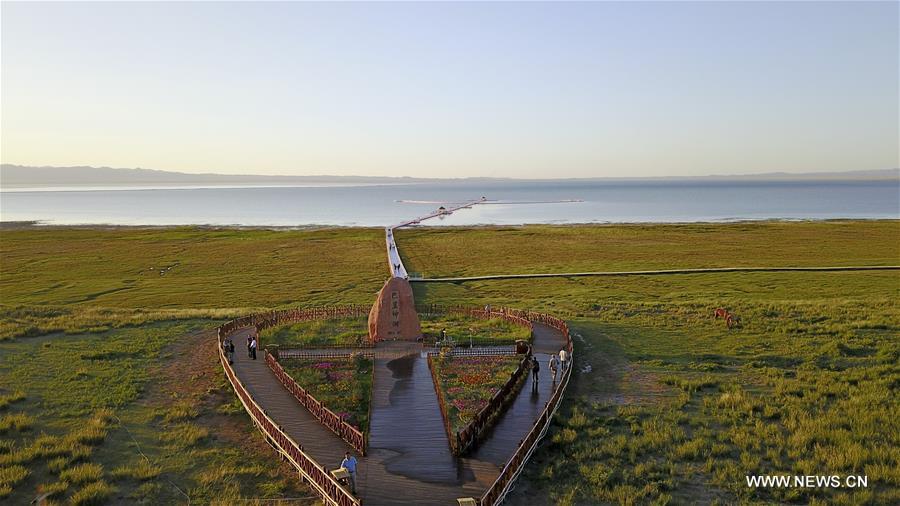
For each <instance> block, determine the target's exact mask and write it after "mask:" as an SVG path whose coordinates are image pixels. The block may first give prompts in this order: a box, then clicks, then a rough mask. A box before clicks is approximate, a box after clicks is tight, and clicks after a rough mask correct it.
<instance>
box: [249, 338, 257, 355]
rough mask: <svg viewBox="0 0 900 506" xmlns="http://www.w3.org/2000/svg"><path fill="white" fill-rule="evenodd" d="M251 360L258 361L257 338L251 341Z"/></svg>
mask: <svg viewBox="0 0 900 506" xmlns="http://www.w3.org/2000/svg"><path fill="white" fill-rule="evenodd" d="M250 358H252V359H253V360H256V338H253V340H252V341H250Z"/></svg>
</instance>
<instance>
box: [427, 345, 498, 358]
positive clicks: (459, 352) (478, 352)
mask: <svg viewBox="0 0 900 506" xmlns="http://www.w3.org/2000/svg"><path fill="white" fill-rule="evenodd" d="M427 353H428V354H429V355H438V354H440V353H441V349H440V348H433V349H430V350H428V351H427ZM445 353H449V354H450V355H453V356H470V357H482V356H485V355H516V348H515V346H512V345H509V346H490V347H483V346H479V347H476V348H462V347H460V348H451V349H449V350H448V351H446V352H445Z"/></svg>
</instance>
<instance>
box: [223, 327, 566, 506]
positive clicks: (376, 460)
mask: <svg viewBox="0 0 900 506" xmlns="http://www.w3.org/2000/svg"><path fill="white" fill-rule="evenodd" d="M246 332H247V331H246V330H243V331H240V332H238V333H236V334H234V335H233V336H234V339H235V343H236V344H242V343H243V342H245V340H246V337H245V336H246ZM564 346H565V338H564V337H563V335H562V334H561V333H560V332H559V331H557V330H555V329H553V328H551V327H548V326H545V325H541V324H538V323H535V325H534V350H535V355H536V356H538V357H539V359H540V360H541V375H540V382H539V384H538V388H537V390H534V391H533V390H532V389H531V379H530V378H529V379H528V380H527V381H528V382H527V383H526V384H525V386H524V387H523V388H522V390H521V392H520V393H519V394H518V396H517V397H516V399H515V401H514V402H513V404H512V405H511V406H510V408H509V410H508V411H507V412H506V413H505V414H504V415H502V416H501V418H500V419H499V421H498V423H497V425H496V427H495V429H494V430H493V432H492V433H491V435H490V436H489V437H488V439H486V440H485V441H483V442H482V443H481V444H480V445H479V446H478V447H476V449H475V451H473V452H472V453H471V454H470V455H469V456H467V457H463V458H457V457H454V456H453V455H452V454H451V453H450V447H449V445H448V442H447V434H446V432H445V431H444V426H443V420H442V419H441V413H440V410H439V408H438V404H437V402H438V401H437V395H436V394H435V391H434V385H433V382H432V380H431V375H430V372H429V370H428V364H427V359H426V356H425V354H424V352H423V350H422V346H421V345H420V344H417V343H408V342H383V343H379V344H378V346H377V347H376V348H374V351H375V378H374V386H373V391H372V405H371V419H370V434H369V446H368V448H369V450H368V455H367V456H366V457H360V456H359V455H357V458H358V459H359V473H358V483H357V493H358V495H359V497H360V498H361V499H362V502H363V504H365V505H367V506H368V505H395V504H397V505H399V504H417V505H444V506H452V505H454V504H456V498H458V497H476V498H477V497H479V496H481V494H482V493H484V491H485V489H487V488H488V487H489V486H490V485H491V483H492V482H493V481H494V479H496V478H497V476H498V475H499V473H500V470H501V468H502V467H503V465H504V464H505V463H506V461H507V460H508V459H509V457H510V456H511V455H512V453H513V452H514V451H515V449H516V447H517V445H518V444H519V441H520V440H521V439H522V438H523V437H524V436H525V434H526V433H527V432H528V431H529V430H530V429H531V427H532V425H533V424H534V422H535V420H536V419H537V417H538V416H539V415H540V413H541V410H542V409H543V408H544V405H545V404H546V402H547V401H548V400H549V399H550V396H551V393H552V382H551V380H550V374H549V369H548V367H547V362H548V360H549V355H548V353H556V352H558V351H559V350H560V349H562V348H563V347H564ZM367 351H371V350H367ZM234 368H235V372H236V373H237V374H238V376H239V377H240V379H241V381H242V382H244V384H245V385H246V386H247V388H248V389H249V390H250V391H251V394H252V395H253V396H254V398H255V399H256V400H257V402H258V403H259V404H260V405H261V406H262V407H263V409H264V410H266V412H267V413H268V414H269V416H271V417H272V418H273V419H274V420H276V421H277V422H278V423H279V424H280V425H281V426H282V427H283V428H284V430H285V431H287V432H288V433H289V434H290V435H291V436H292V437H293V438H294V439H295V440H296V441H298V442H299V443H300V444H302V445H303V449H304V450H305V451H306V452H308V453H309V454H310V455H311V456H312V457H313V458H315V459H316V460H317V461H318V462H319V463H320V464H322V465H324V466H326V467H327V468H328V469H329V470H330V469H334V468H336V467H338V465H339V464H340V461H341V459H342V457H343V454H344V452H346V451H350V452H353V449H352V448H351V447H350V446H349V445H347V444H346V443H345V442H344V441H343V440H341V439H340V438H339V437H338V436H336V435H335V434H334V433H333V432H331V431H330V430H328V429H326V428H325V427H323V426H322V425H321V424H319V422H318V421H317V420H315V419H314V418H313V417H312V415H311V414H310V413H309V412H308V411H307V410H306V408H304V407H302V406H301V405H300V404H299V403H298V402H297V401H296V400H295V399H294V398H293V397H292V396H291V395H290V394H289V393H288V392H287V390H285V389H284V387H283V386H282V385H281V384H280V383H279V382H278V380H277V379H276V378H275V376H274V374H272V372H271V371H270V370H269V368H268V367H267V366H266V363H265V360H264V359H263V357H262V356H260V357H259V358H258V359H257V360H256V361H253V360H250V359H249V358H248V357H247V354H246V352H244V350H243V349H240V350H238V351H236V352H235V365H234ZM354 453H355V452H354Z"/></svg>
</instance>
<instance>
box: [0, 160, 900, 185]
mask: <svg viewBox="0 0 900 506" xmlns="http://www.w3.org/2000/svg"><path fill="white" fill-rule="evenodd" d="M504 180H508V181H513V179H508V178H459V179H432V178H414V177H368V176H256V175H229V174H188V173H184V172H171V171H165V170H152V169H115V168H111V167H29V166H23V165H11V164H3V165H0V187H2V188H4V189H15V188H51V187H73V186H82V187H122V186H129V187H169V186H240V185H257V186H259V185H272V186H292V185H318V184H322V185H327V184H348V185H350V184H400V183H406V184H408V183H427V182H448V181H458V182H464V181H470V182H478V181H485V182H487V181H504ZM642 180H647V181H654V180H665V181H677V180H685V181H693V180H697V181H701V180H704V181H807V180H809V181H840V180H897V181H900V168H898V169H883V170H858V171H847V172H813V173H805V174H791V173H786V172H772V173H767V174H748V175H735V176H724V175H712V176H671V177H653V178H606V177H602V178H573V179H567V181H642ZM515 181H542V180H541V179H530V180H520V179H516V180H515ZM555 181H558V180H555Z"/></svg>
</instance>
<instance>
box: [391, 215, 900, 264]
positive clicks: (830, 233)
mask: <svg viewBox="0 0 900 506" xmlns="http://www.w3.org/2000/svg"><path fill="white" fill-rule="evenodd" d="M898 236H900V221H889V220H884V221H832V222H774V221H773V222H753V223H715V224H710V223H696V224H684V225H671V224H666V225H651V224H641V225H579V226H571V225H562V226H553V225H530V226H523V227H477V228H457V227H439V228H419V229H400V230H398V231H397V232H396V240H397V244H398V248H399V249H400V253H401V255H402V257H403V259H404V264H405V265H406V268H407V270H409V271H410V272H418V273H422V274H424V275H425V277H443V276H477V275H486V274H513V273H538V272H584V271H625V270H642V269H673V268H689V267H732V266H747V267H764V266H769V267H783V266H825V265H897V259H898V256H900V244H898V241H897V237H898Z"/></svg>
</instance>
